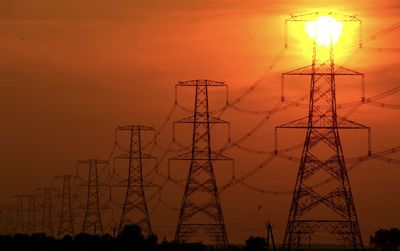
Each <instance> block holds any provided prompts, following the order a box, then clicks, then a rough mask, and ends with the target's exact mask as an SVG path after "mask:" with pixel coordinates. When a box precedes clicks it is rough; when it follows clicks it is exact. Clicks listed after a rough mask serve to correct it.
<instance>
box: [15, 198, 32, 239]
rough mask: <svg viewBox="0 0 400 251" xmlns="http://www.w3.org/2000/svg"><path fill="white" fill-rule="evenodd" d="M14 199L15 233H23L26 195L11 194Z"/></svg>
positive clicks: (24, 228)
mask: <svg viewBox="0 0 400 251" xmlns="http://www.w3.org/2000/svg"><path fill="white" fill-rule="evenodd" d="M13 197H14V198H15V200H16V205H15V233H19V234H22V233H25V232H26V217H25V216H26V215H25V212H26V208H25V207H24V206H25V205H24V204H25V203H24V202H25V199H26V198H27V197H28V196H27V195H26V194H18V195H14V196H13Z"/></svg>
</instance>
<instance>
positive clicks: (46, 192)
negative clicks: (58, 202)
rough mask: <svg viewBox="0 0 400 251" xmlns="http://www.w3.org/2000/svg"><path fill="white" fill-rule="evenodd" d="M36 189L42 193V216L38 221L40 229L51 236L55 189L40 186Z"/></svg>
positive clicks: (52, 231) (52, 233) (52, 232)
mask: <svg viewBox="0 0 400 251" xmlns="http://www.w3.org/2000/svg"><path fill="white" fill-rule="evenodd" d="M37 190H38V191H41V192H42V193H43V197H42V204H41V207H42V217H41V221H40V231H41V232H43V233H45V234H47V235H49V236H53V235H54V226H53V224H54V223H53V207H54V205H53V191H55V189H54V188H53V187H42V188H38V189H37Z"/></svg>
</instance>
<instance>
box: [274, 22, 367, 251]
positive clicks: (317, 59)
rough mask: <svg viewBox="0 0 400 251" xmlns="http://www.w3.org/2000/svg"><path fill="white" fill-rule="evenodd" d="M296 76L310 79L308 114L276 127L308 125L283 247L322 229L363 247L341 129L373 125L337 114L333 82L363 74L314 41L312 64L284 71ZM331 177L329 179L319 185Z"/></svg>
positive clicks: (357, 246) (289, 247)
mask: <svg viewBox="0 0 400 251" xmlns="http://www.w3.org/2000/svg"><path fill="white" fill-rule="evenodd" d="M292 18H295V17H292ZM305 18H306V17H304V16H301V18H299V20H305ZM292 21H296V20H292ZM310 21H312V20H310ZM341 21H342V20H341ZM343 21H346V20H343ZM322 55H328V56H327V57H328V58H326V56H325V58H324V56H322ZM296 75H297V76H309V77H310V78H311V83H310V97H309V98H310V99H309V111H308V116H307V117H304V118H301V119H297V120H294V121H292V122H289V123H286V124H284V125H281V126H278V127H277V128H303V129H306V137H305V141H304V147H303V151H302V155H301V161H300V166H299V171H298V175H297V180H296V184H295V188H294V192H293V198H292V204H291V207H290V212H289V217H288V222H287V228H286V233H285V237H284V242H283V248H287V249H288V250H290V249H291V248H292V247H294V246H297V247H299V246H301V244H302V243H303V242H304V241H305V240H309V239H310V238H311V236H312V235H313V234H314V232H316V231H317V230H319V229H320V228H323V229H324V230H325V231H327V232H329V233H330V234H331V235H332V236H333V237H335V238H337V239H338V240H340V241H341V242H342V243H343V244H345V245H348V246H352V247H353V248H354V249H363V243H362V238H361V232H360V228H359V224H358V219H357V214H356V209H355V206H354V201H353V195H352V191H351V187H350V181H349V177H348V173H347V169H346V163H345V160H344V156H343V149H342V144H341V141H340V136H339V129H368V130H369V128H368V127H366V126H363V125H361V124H358V123H356V122H353V121H351V120H349V119H347V118H346V117H339V116H338V115H337V112H336V111H337V105H336V87H335V84H336V83H335V78H336V76H338V75H343V76H349V75H350V76H351V75H353V76H354V75H356V76H360V75H362V74H361V73H358V72H355V71H352V70H350V69H347V68H344V67H335V64H334V54H333V45H332V43H331V44H330V46H327V47H321V46H318V45H316V43H315V42H314V46H313V56H312V65H311V66H307V67H303V68H300V69H296V70H294V71H290V72H287V73H284V74H283V75H282V79H284V78H285V77H287V76H296ZM362 76H363V75H362ZM282 99H284V98H283V96H282ZM327 178H328V180H330V181H331V182H330V183H327V182H325V183H323V186H316V185H315V184H318V183H319V184H321V181H322V182H324V180H326V179H327Z"/></svg>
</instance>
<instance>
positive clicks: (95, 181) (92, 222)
mask: <svg viewBox="0 0 400 251" xmlns="http://www.w3.org/2000/svg"><path fill="white" fill-rule="evenodd" d="M78 164H84V165H88V169H89V172H88V180H87V182H85V183H84V184H82V185H84V186H87V195H86V212H85V219H84V221H83V226H82V232H83V233H92V234H96V233H103V224H102V221H101V213H100V201H99V200H100V198H99V196H100V195H99V185H100V183H99V172H98V166H99V165H108V161H106V160H98V159H88V160H81V161H79V162H78Z"/></svg>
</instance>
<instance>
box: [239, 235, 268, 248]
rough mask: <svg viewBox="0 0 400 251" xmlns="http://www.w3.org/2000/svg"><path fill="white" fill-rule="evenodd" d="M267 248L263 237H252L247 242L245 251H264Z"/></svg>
mask: <svg viewBox="0 0 400 251" xmlns="http://www.w3.org/2000/svg"><path fill="white" fill-rule="evenodd" d="M266 248H267V241H266V240H265V238H263V237H258V236H256V237H254V236H250V238H248V239H247V240H246V244H245V246H244V250H245V251H264V250H265V249H266Z"/></svg>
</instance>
